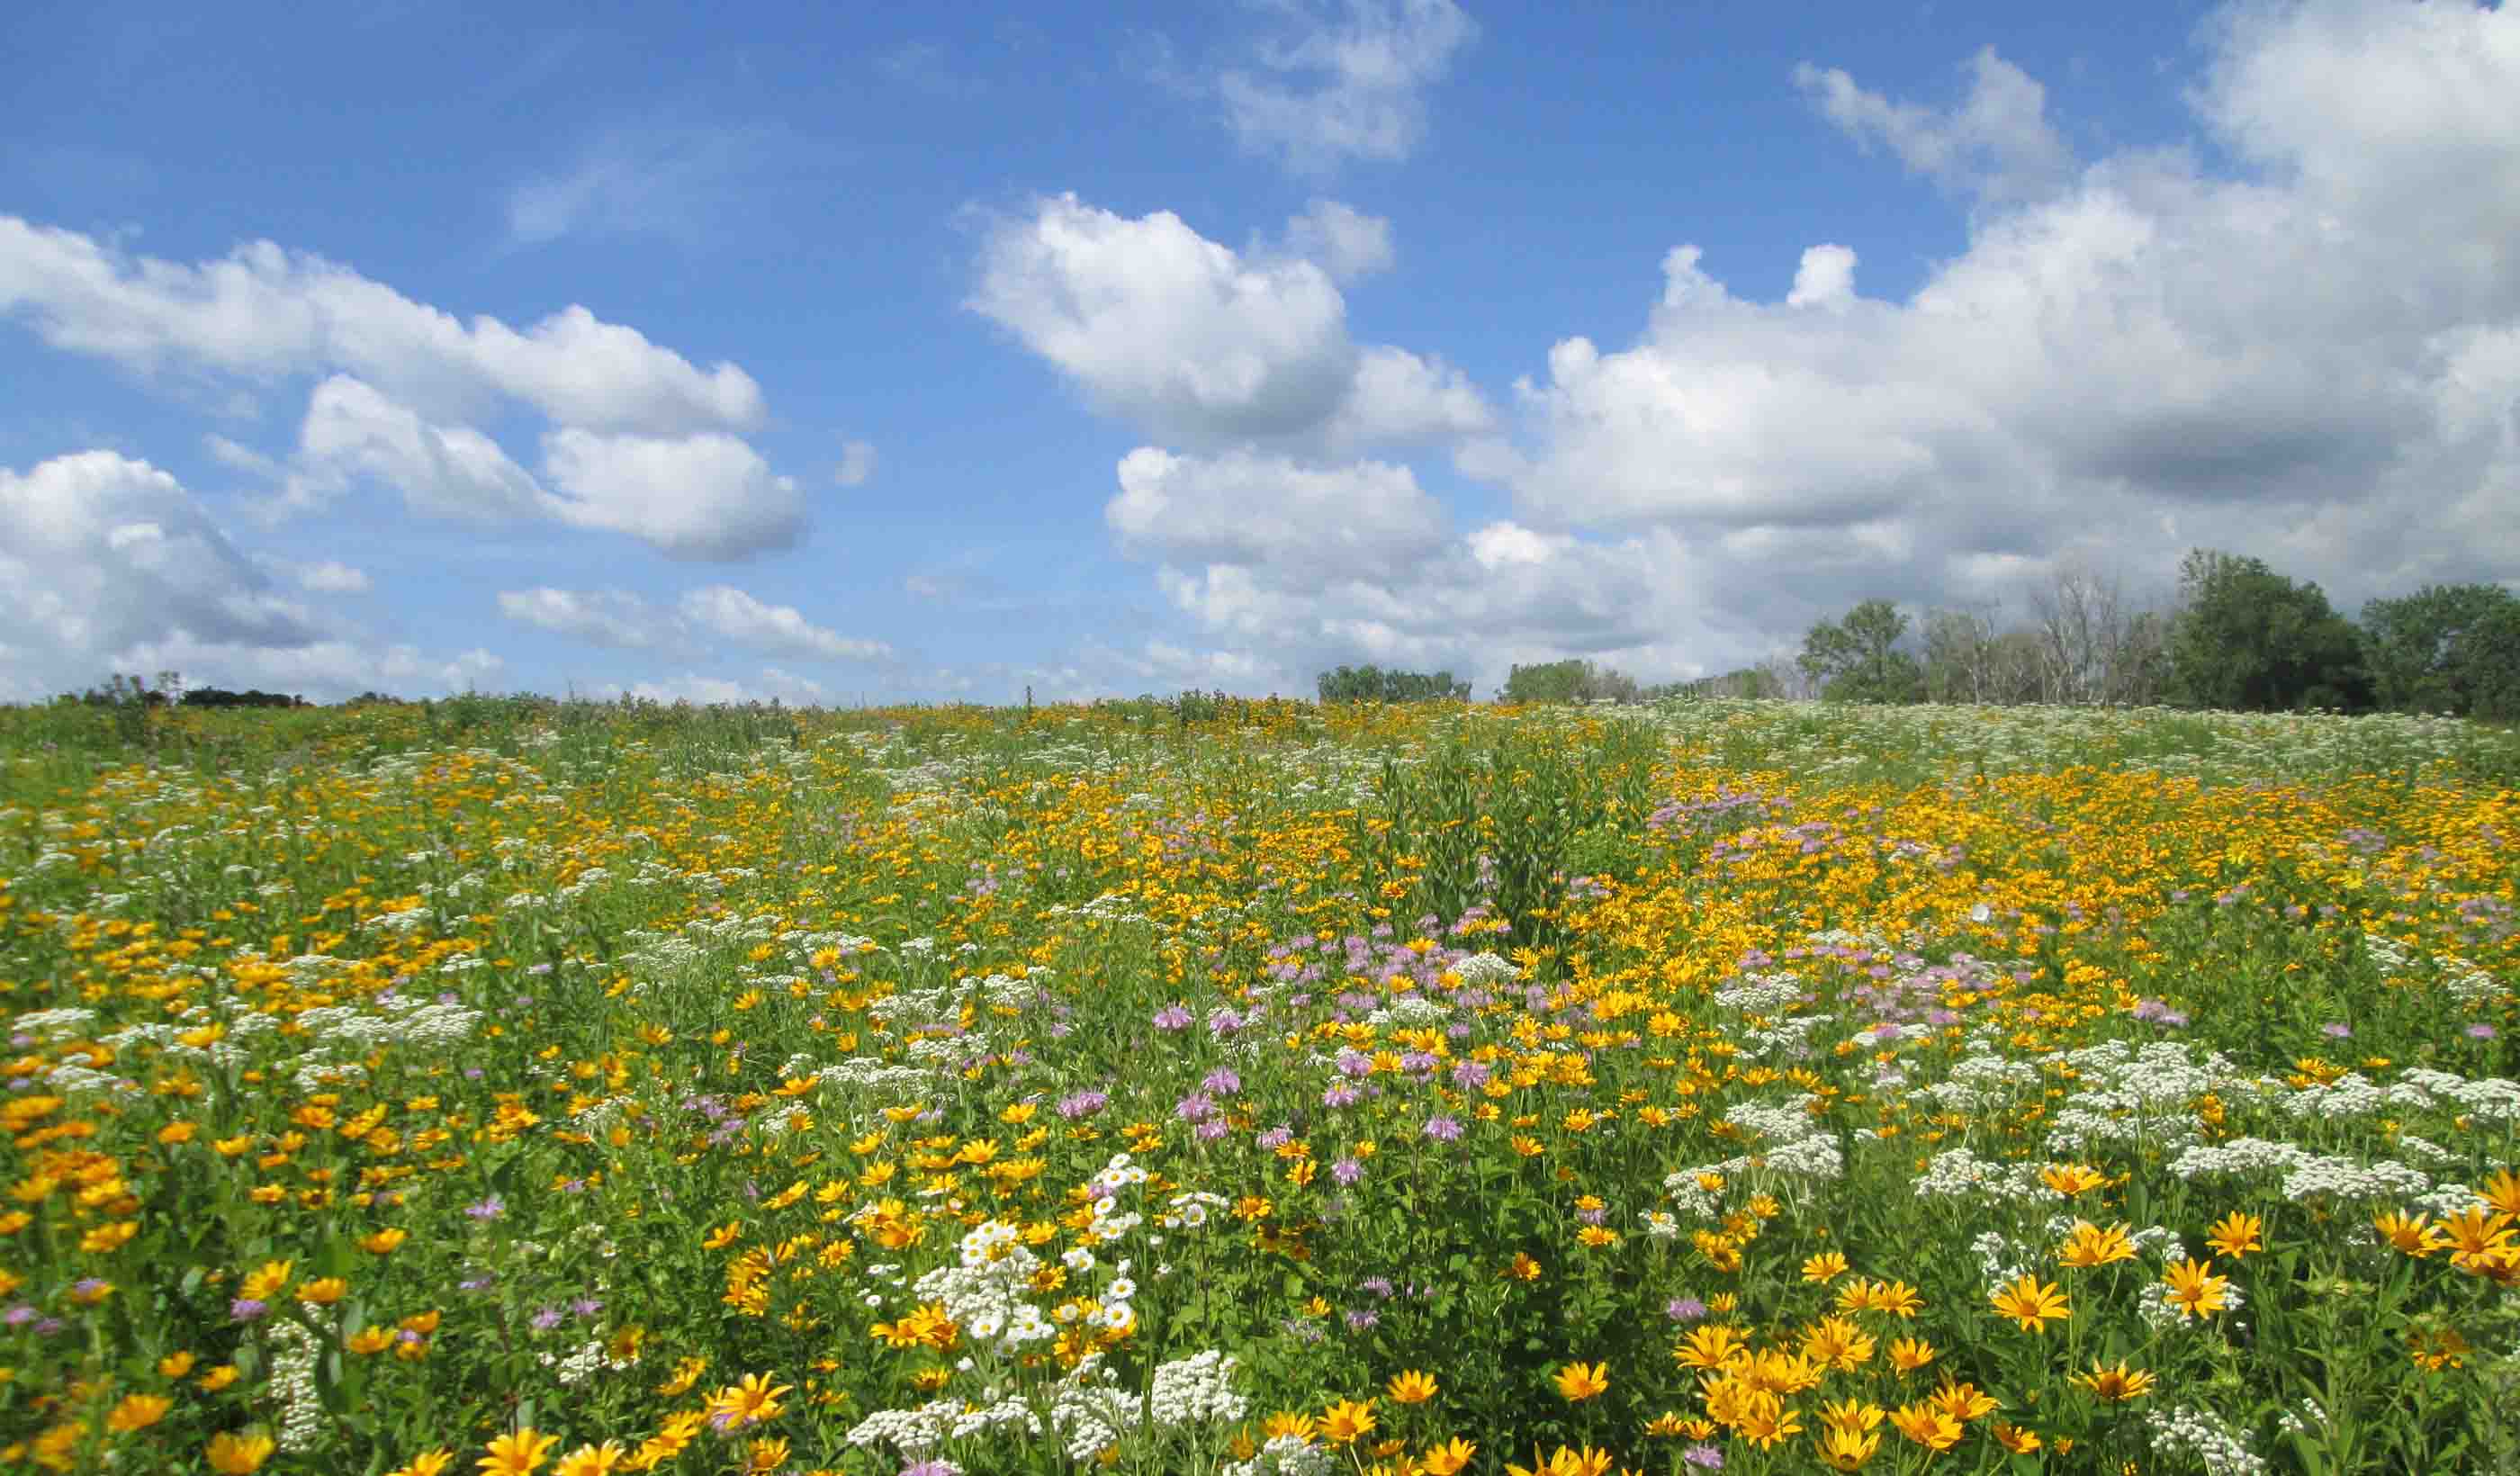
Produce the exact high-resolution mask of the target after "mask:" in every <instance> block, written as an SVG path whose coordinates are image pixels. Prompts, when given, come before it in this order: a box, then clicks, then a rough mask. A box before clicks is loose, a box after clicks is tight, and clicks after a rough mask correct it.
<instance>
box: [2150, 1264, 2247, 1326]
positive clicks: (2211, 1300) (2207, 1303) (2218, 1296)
mask: <svg viewBox="0 0 2520 1476" xmlns="http://www.w3.org/2000/svg"><path fill="white" fill-rule="evenodd" d="M2213 1268H2214V1263H2213V1262H2211V1261H2175V1262H2172V1263H2171V1265H2170V1266H2169V1267H2168V1268H2167V1269H2166V1270H2165V1271H2164V1272H2163V1273H2162V1276H2161V1279H2162V1284H2164V1285H2166V1286H2168V1287H2169V1288H2170V1300H2171V1301H2172V1302H2173V1303H2175V1304H2177V1306H2178V1308H2179V1315H2180V1316H2181V1317H2183V1318H2191V1317H2211V1316H2212V1315H2213V1314H2215V1313H2218V1312H2221V1311H2222V1310H2223V1307H2224V1297H2223V1290H2224V1288H2225V1287H2227V1286H2229V1285H2230V1284H2231V1280H2230V1278H2229V1277H2228V1276H2217V1275H2211V1272H2212V1271H2213Z"/></svg>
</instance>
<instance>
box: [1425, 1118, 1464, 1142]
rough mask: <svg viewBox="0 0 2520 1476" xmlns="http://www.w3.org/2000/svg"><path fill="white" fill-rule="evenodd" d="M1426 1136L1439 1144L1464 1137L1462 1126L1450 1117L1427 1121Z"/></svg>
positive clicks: (1428, 1119)
mask: <svg viewBox="0 0 2520 1476" xmlns="http://www.w3.org/2000/svg"><path fill="white" fill-rule="evenodd" d="M1426 1136H1427V1137H1429V1138H1431V1139H1433V1140H1435V1141H1437V1142H1451V1141H1454V1140H1455V1139H1457V1138H1460V1137H1461V1136H1462V1125H1461V1124H1460V1123H1459V1122H1456V1121H1455V1120H1453V1119H1452V1118H1449V1117H1430V1118H1427V1119H1426Z"/></svg>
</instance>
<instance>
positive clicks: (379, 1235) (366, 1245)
mask: <svg viewBox="0 0 2520 1476" xmlns="http://www.w3.org/2000/svg"><path fill="white" fill-rule="evenodd" d="M410 1236H411V1231H409V1230H403V1229H400V1228H399V1227H388V1228H387V1229H384V1230H379V1231H377V1232H376V1233H375V1234H373V1235H368V1236H366V1237H364V1238H362V1239H361V1240H360V1241H359V1249H361V1250H363V1251H366V1252H367V1253H368V1254H369V1255H372V1256H389V1255H391V1254H393V1251H394V1247H396V1246H398V1245H400V1244H402V1243H403V1241H404V1240H406V1239H408V1238H410Z"/></svg>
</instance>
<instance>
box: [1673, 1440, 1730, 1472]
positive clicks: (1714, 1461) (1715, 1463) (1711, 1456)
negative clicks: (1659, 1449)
mask: <svg viewBox="0 0 2520 1476" xmlns="http://www.w3.org/2000/svg"><path fill="white" fill-rule="evenodd" d="M1680 1458H1681V1459H1683V1460H1685V1461H1688V1463H1689V1464H1690V1465H1693V1466H1703V1467H1705V1468H1706V1469H1707V1470H1710V1471H1720V1470H1722V1469H1724V1453H1723V1452H1722V1451H1719V1450H1717V1449H1715V1448H1714V1447H1713V1446H1710V1445H1708V1444H1706V1443H1705V1442H1704V1441H1699V1442H1698V1443H1697V1444H1695V1445H1693V1446H1690V1447H1689V1448H1688V1450H1686V1451H1683V1452H1681V1453H1680Z"/></svg>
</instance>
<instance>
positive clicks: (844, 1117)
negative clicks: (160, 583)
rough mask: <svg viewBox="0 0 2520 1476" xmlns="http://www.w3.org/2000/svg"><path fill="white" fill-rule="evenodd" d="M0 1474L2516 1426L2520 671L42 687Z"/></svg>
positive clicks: (1792, 1450)
mask: <svg viewBox="0 0 2520 1476" xmlns="http://www.w3.org/2000/svg"><path fill="white" fill-rule="evenodd" d="M0 1019H5V1021H6V1027H7V1031H8V1035H9V1045H8V1051H7V1063H6V1069H5V1072H0V1076H5V1091H0V1126H5V1129H6V1135H5V1136H6V1141H7V1146H6V1147H5V1148H0V1154H5V1159H6V1167H5V1173H0V1183H5V1184H6V1185H7V1193H6V1196H5V1199H0V1468H5V1469H10V1470H21V1469H23V1470H49V1471H81V1472H88V1471H112V1472H117V1473H137V1472H157V1471H186V1472H190V1471H204V1470H206V1471H213V1472H220V1473H241V1472H252V1471H267V1472H288V1473H359V1476H381V1473H387V1472H390V1473H393V1476H428V1473H438V1472H455V1473H460V1476H471V1473H473V1472H477V1471H487V1472H492V1473H499V1476H527V1473H538V1472H539V1473H561V1476H599V1473H607V1472H651V1471H652V1472H675V1473H689V1476H697V1473H725V1472H752V1473H774V1472H776V1473H788V1476H805V1473H819V1472H848V1473H858V1476H896V1473H898V1476H952V1473H957V1472H962V1473H974V1476H991V1473H1049V1472H1065V1471H1097V1470H1111V1471H1122V1472H1136V1473H1174V1472H1181V1473H1198V1476H1211V1473H1213V1476H1227V1473H1231V1476H1261V1473H1290V1476H1292V1473H1332V1472H1350V1473H1376V1476H1452V1473H1457V1472H1479V1473H1512V1476H1533V1473H1546V1476H1574V1473H1582V1476H1609V1473H1613V1472H1617V1473H1626V1472H1652V1473H1681V1472H1696V1471H1729V1472H1802V1471H1813V1470H1839V1471H1854V1470H1869V1471H1877V1472H1905V1473H1913V1472H1919V1471H1928V1470H1930V1471H1935V1472H1945V1471H1948V1472H1993V1471H2032V1470H2050V1471H2093V1472H2113V1473H2114V1472H2125V1471H2144V1472H2210V1473H2216V1476H2226V1473H2242V1472H2261V1471H2284V1472H2307V1473H2317V1476H2327V1473H2341V1472H2412V1471H2495V1470H2503V1471H2509V1470H2520V1352H2515V1349H2520V1295H2515V1292H2520V1244H2515V1241H2520V1234H2515V1231H2520V1082H2515V1080H2514V1078H2515V1077H2520V1063H2515V1058H2514V1051H2513V1049H2512V1040H2513V1033H2514V1031H2515V1030H2520V734H2514V733H2512V732H2510V731H2507V730H2496V729H2492V728H2487V727H2481V726H2472V725H2469V724H2466V723H2462V722H2455V721H2451V720H2446V719H2427V718H2419V717H2405V716H2375V717H2364V718H2353V719H2347V718H2337V717H2323V716H2308V717H2286V716H2218V715H2211V714H2198V713H2189V712H2170V711H2167V710H2162V709H2138V710H2097V709H2067V708H2008V709H1996V708H1972V707H1909V708H1878V707H1859V706H1849V705H1828V706H1823V705H1820V704H1813V703H1789V702H1753V701H1730V700H1712V699H1709V700H1693V701H1672V702H1665V703H1662V704H1659V705H1654V706H1630V707H1607V706H1593V707H1586V706H1558V707H1513V706H1507V707H1481V706H1471V705H1467V704H1463V703H1459V702H1431V703H1422V704H1410V705H1406V706H1399V705H1332V706H1317V705H1315V704H1312V703H1305V702H1282V701H1276V700H1270V701H1240V700H1235V699H1202V700H1199V701H1197V702H1193V701H1191V700H1190V699H1188V698H1185V699H1183V700H1181V701H1179V702H1174V703H1157V702H1151V701H1141V702H1134V703H1104V704H1099V705H1097V706H1094V707H1082V706H1064V707H1057V706H1054V707H1043V708H1039V709H1031V708H1015V709H982V708H946V709H919V710H907V709H905V710H888V711H859V712H820V711H816V712H786V711H780V710H777V709H763V708H743V709H735V708H715V709H704V710H696V709H690V708H660V707H657V706H654V705H653V704H621V705H609V706H607V705H602V704H596V703H590V702H570V703H562V702H553V701H544V700H536V699H526V698H501V699H489V698H458V699H455V700H453V701H447V702H437V703H430V704H403V703H377V704H370V705H363V706H357V707H352V708H346V709H312V710H292V711H276V712H255V711H205V710H165V711H149V710H142V709H136V708H132V709H116V710H114V711H112V712H109V713H103V714H100V713H99V712H98V711H97V710H96V709H89V708H80V707H77V706H70V707H67V708H52V709H43V708H35V709H26V708H22V709H14V710H8V711H0Z"/></svg>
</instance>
